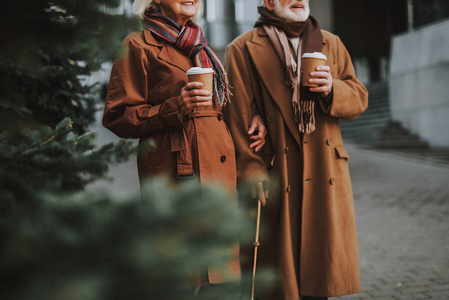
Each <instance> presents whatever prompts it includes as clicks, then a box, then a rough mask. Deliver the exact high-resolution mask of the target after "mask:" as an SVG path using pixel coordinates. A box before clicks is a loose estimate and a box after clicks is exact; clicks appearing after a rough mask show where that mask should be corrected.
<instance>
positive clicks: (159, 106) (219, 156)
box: [103, 30, 240, 286]
mask: <svg viewBox="0 0 449 300" xmlns="http://www.w3.org/2000/svg"><path fill="white" fill-rule="evenodd" d="M123 46H124V50H123V53H121V55H119V56H117V58H116V60H115V61H114V65H113V67H112V71H111V78H110V82H109V88H108V94H107V99H106V104H105V109H104V116H103V125H104V126H105V127H106V128H108V129H110V130H111V131H112V132H114V133H115V134H116V135H118V136H119V137H122V138H139V139H140V142H144V141H146V140H148V139H153V140H155V142H156V149H155V150H154V151H152V152H150V153H148V152H147V153H142V154H140V155H139V156H138V158H137V166H138V170H139V177H140V179H141V180H142V179H145V178H147V177H151V176H166V177H168V178H170V179H172V180H173V181H180V180H192V179H188V178H187V179H179V178H178V177H179V176H178V175H184V174H180V172H184V173H187V174H188V173H190V174H191V173H192V172H191V170H192V169H193V170H194V172H195V178H194V179H193V180H196V179H197V180H200V182H201V183H204V182H208V181H219V182H220V183H221V184H223V185H224V186H225V187H227V188H229V189H230V190H231V191H232V190H234V191H235V186H236V169H235V168H236V167H235V151H234V145H233V142H232V138H231V135H230V133H229V130H228V128H227V127H226V124H225V123H224V121H223V118H222V113H221V108H219V107H212V106H209V107H206V108H201V109H197V110H195V112H193V113H192V114H191V115H190V117H184V118H183V117H182V116H181V115H180V113H179V111H178V98H179V95H180V93H181V89H182V88H183V87H184V86H185V85H186V84H187V82H188V78H187V75H186V71H187V70H188V69H190V68H191V67H193V61H192V60H191V59H190V58H189V57H188V56H186V55H185V54H183V53H182V52H181V51H179V50H178V49H176V48H174V47H172V46H171V45H169V44H168V43H165V42H162V41H160V40H157V39H155V38H154V37H153V36H152V35H151V33H150V32H149V31H148V30H144V31H140V32H134V33H132V34H130V35H129V36H128V37H126V38H125V40H124V42H123ZM235 250H237V249H235ZM235 252H237V251H235ZM208 270H209V272H208V274H207V275H208V276H199V277H198V278H197V279H198V280H197V281H196V283H195V285H196V286H200V285H205V284H207V283H222V282H227V281H235V280H238V278H239V276H240V270H239V267H238V263H236V260H235V263H230V264H229V266H226V267H224V268H217V267H214V268H213V267H209V269H208Z"/></svg>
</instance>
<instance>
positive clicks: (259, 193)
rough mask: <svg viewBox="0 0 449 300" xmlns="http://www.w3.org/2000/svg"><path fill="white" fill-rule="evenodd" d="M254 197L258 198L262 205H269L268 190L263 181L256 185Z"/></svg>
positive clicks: (253, 192)
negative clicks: (265, 188)
mask: <svg viewBox="0 0 449 300" xmlns="http://www.w3.org/2000/svg"><path fill="white" fill-rule="evenodd" d="M252 197H253V198H258V201H260V203H261V204H262V206H265V205H267V198H268V190H264V188H263V182H262V181H259V182H257V183H256V186H255V187H254V189H253V190H252Z"/></svg>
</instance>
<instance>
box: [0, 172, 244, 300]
mask: <svg viewBox="0 0 449 300" xmlns="http://www.w3.org/2000/svg"><path fill="white" fill-rule="evenodd" d="M0 222H1V223H0V244H1V245H2V247H1V248H0V265H1V266H2V268H1V269H0V278H1V280H2V282H3V288H2V289H1V291H0V294H1V295H0V298H1V299H2V300H9V299H14V300H22V299H55V300H59V299H61V300H62V299H64V300H77V299H80V300H81V299H82V300H86V299H87V300H89V299H107V300H110V299H160V300H163V299H184V298H183V297H184V296H183V295H184V294H183V293H181V292H182V291H183V289H184V287H185V289H187V287H188V286H189V283H188V278H190V277H191V275H192V272H195V271H196V270H198V269H200V268H202V267H204V266H207V265H211V264H213V265H222V264H224V263H226V261H228V260H229V259H230V255H231V253H230V252H229V251H227V250H228V249H229V248H230V247H232V246H233V245H235V243H236V241H237V240H238V239H240V238H243V239H250V237H248V236H245V234H244V233H245V232H248V225H249V224H248V222H247V219H246V216H245V214H244V213H243V212H242V211H240V210H238V209H237V206H236V203H235V198H234V197H230V196H229V195H227V194H226V193H225V192H224V190H222V189H221V188H220V187H218V186H208V187H200V185H199V183H197V182H193V181H189V182H186V183H185V184H182V185H179V186H178V187H177V188H173V187H170V186H169V184H168V183H167V182H166V181H165V180H163V179H157V180H153V181H150V182H148V183H147V184H146V185H145V186H144V187H143V190H142V198H141V197H139V196H138V195H134V196H132V197H129V199H114V197H113V196H111V195H108V194H106V193H104V194H87V193H80V194H77V195H74V196H72V197H70V198H66V199H61V198H59V197H55V196H51V195H47V196H43V197H41V202H40V205H39V206H38V207H37V208H36V209H33V210H23V211H21V212H20V213H18V214H16V215H15V216H14V217H10V218H2V219H0ZM242 233H243V234H242Z"/></svg>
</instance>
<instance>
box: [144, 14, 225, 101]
mask: <svg viewBox="0 0 449 300" xmlns="http://www.w3.org/2000/svg"><path fill="white" fill-rule="evenodd" d="M143 25H144V28H145V29H146V30H149V31H151V33H152V34H153V36H155V37H157V38H159V39H161V40H163V41H165V42H167V43H169V44H170V45H172V46H174V47H175V48H177V49H179V50H181V51H182V52H183V53H184V54H185V55H187V56H188V57H190V58H191V59H193V62H194V64H195V66H196V67H200V68H213V69H214V83H213V89H214V93H213V94H214V97H213V98H214V103H215V104H216V105H217V106H222V105H225V104H226V103H228V102H229V96H230V91H229V82H228V76H227V74H226V71H225V69H224V68H223V65H222V64H221V62H220V60H219V59H218V57H217V55H216V54H215V53H214V52H213V51H212V49H210V48H209V47H208V46H207V41H206V39H205V38H204V35H203V32H202V31H201V28H200V27H199V26H198V25H197V24H196V23H195V22H193V21H192V20H189V21H187V23H186V24H185V25H184V26H183V27H181V26H179V25H178V24H177V23H176V22H175V21H173V20H172V19H170V18H168V17H166V16H164V15H163V14H161V12H159V11H157V10H147V11H146V12H145V17H144V20H143Z"/></svg>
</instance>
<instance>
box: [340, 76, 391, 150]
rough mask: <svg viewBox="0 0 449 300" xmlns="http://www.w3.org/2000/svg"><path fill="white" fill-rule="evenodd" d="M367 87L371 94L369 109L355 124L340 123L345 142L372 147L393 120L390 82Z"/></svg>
mask: <svg viewBox="0 0 449 300" xmlns="http://www.w3.org/2000/svg"><path fill="white" fill-rule="evenodd" d="M366 87H367V89H368V92H369V98H368V109H367V110H366V111H365V112H364V113H363V114H362V115H361V116H360V117H359V118H358V119H357V120H355V121H354V122H345V121H340V126H341V132H342V135H343V138H344V140H348V141H351V142H354V143H357V144H361V145H365V146H371V145H372V144H373V143H374V142H375V141H376V139H377V137H378V135H379V133H380V131H381V130H382V129H383V128H384V126H385V124H387V122H388V121H390V120H391V114H390V103H389V99H388V82H387V81H380V82H376V83H372V84H369V85H367V86H366Z"/></svg>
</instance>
